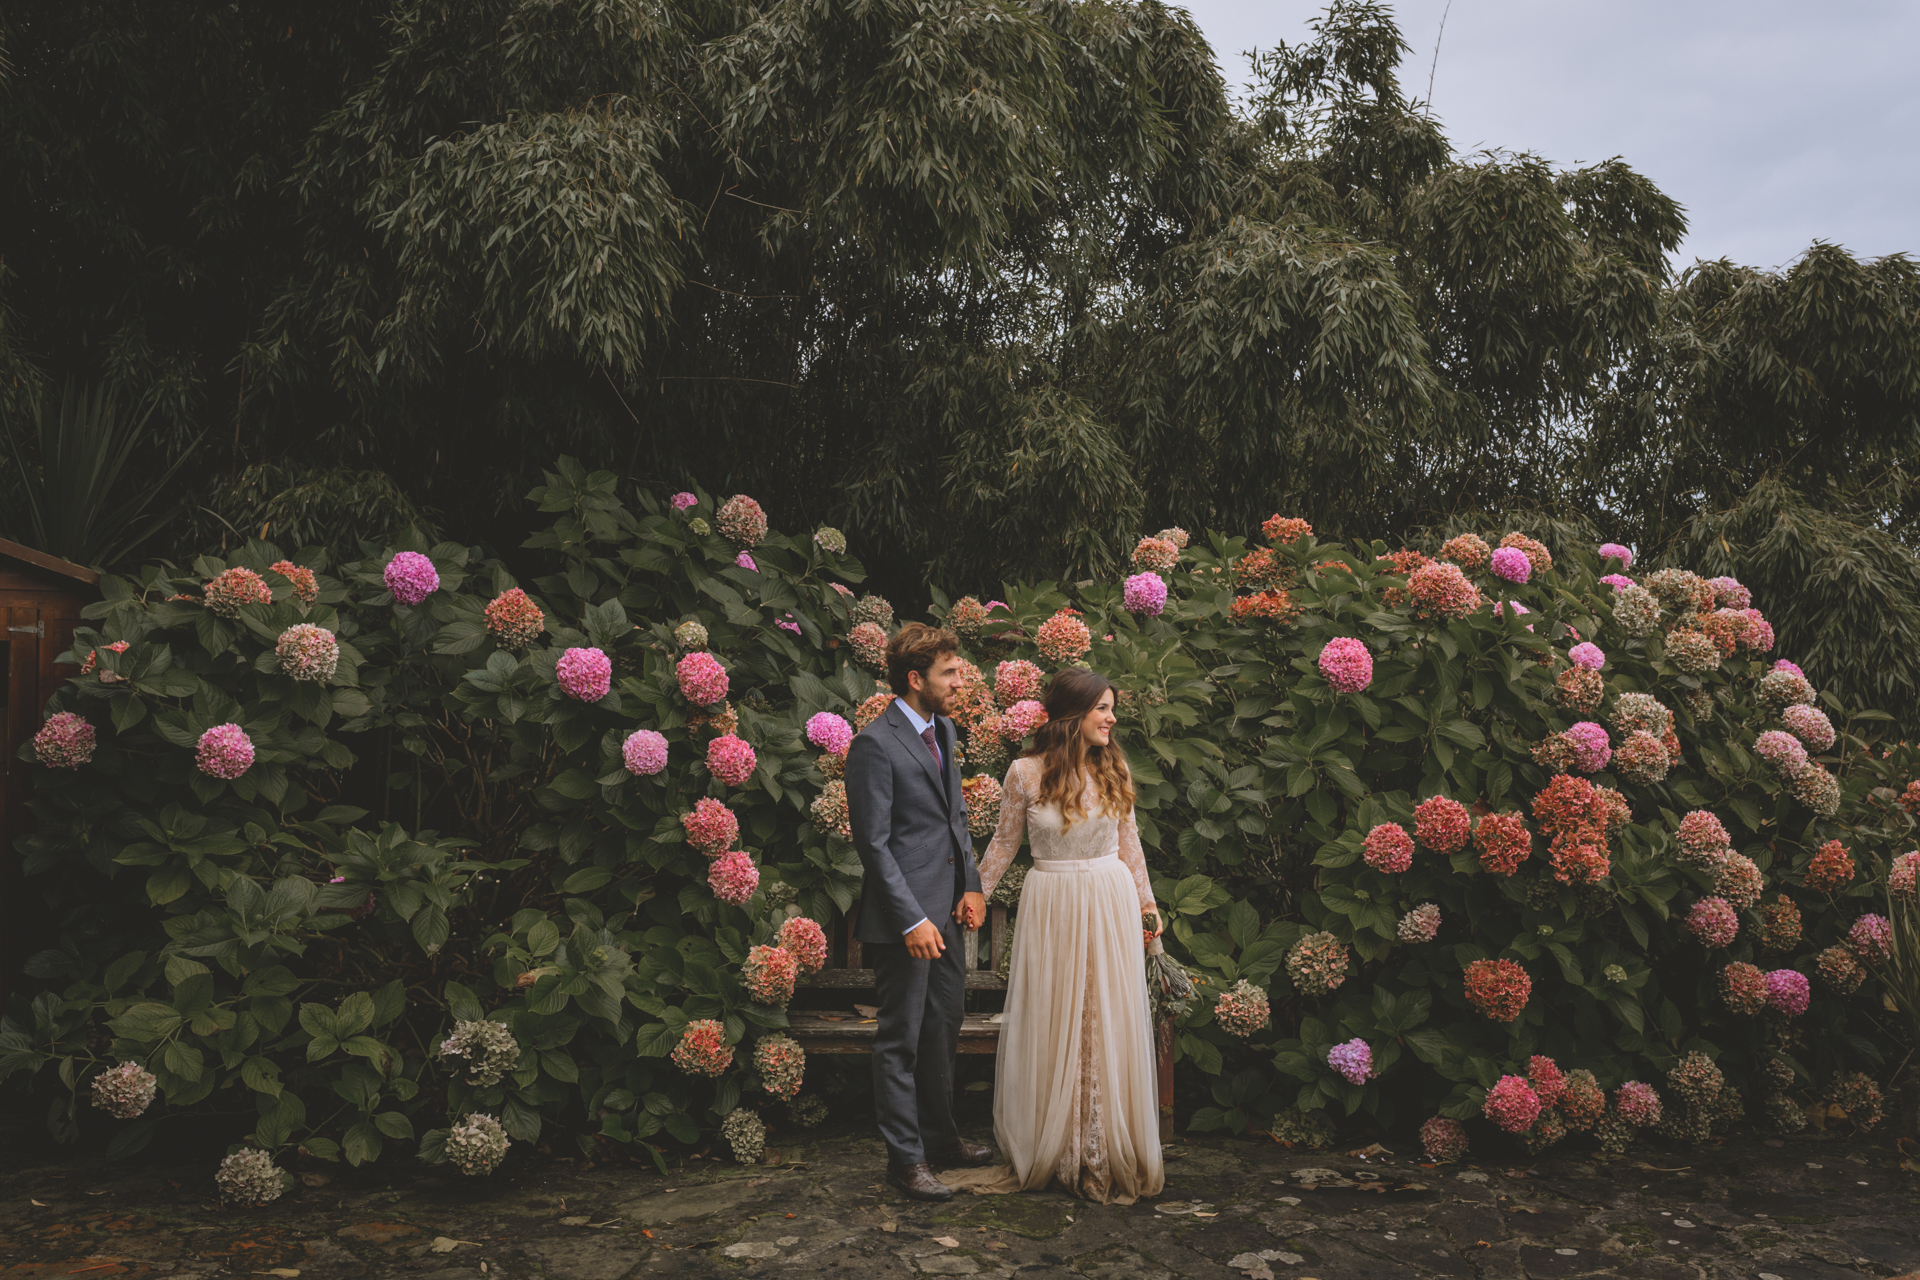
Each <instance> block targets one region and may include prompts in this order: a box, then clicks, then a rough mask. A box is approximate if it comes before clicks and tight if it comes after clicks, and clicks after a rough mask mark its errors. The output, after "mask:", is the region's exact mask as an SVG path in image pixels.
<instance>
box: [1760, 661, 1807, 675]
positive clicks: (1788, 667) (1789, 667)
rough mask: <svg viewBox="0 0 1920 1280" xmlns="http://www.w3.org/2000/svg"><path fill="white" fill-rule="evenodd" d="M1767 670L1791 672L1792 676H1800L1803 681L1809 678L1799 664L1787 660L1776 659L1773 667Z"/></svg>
mask: <svg viewBox="0 0 1920 1280" xmlns="http://www.w3.org/2000/svg"><path fill="white" fill-rule="evenodd" d="M1767 669H1768V670H1769V671H1787V672H1791V673H1792V674H1794V675H1796V676H1799V677H1800V678H1801V679H1802V680H1805V679H1806V678H1807V673H1806V672H1804V671H1802V670H1801V669H1800V667H1799V665H1798V664H1796V663H1792V662H1788V661H1787V660H1786V659H1785V658H1776V659H1775V660H1774V663H1773V665H1772V666H1771V667H1769V668H1767Z"/></svg>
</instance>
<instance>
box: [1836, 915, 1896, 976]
mask: <svg viewBox="0 0 1920 1280" xmlns="http://www.w3.org/2000/svg"><path fill="white" fill-rule="evenodd" d="M1847 945H1848V946H1850V947H1852V948H1853V954H1855V955H1856V956H1859V957H1860V958H1861V959H1862V960H1867V961H1871V962H1873V963H1875V964H1878V963H1879V962H1881V961H1883V960H1885V959H1887V958H1888V957H1889V956H1891V955H1892V954H1893V925H1892V924H1890V923H1889V922H1888V921H1887V918H1886V917H1885V916H1881V915H1875V914H1874V913H1873V912H1871V911H1869V912H1867V914H1865V915H1863V916H1861V917H1860V918H1859V919H1858V920H1855V921H1854V922H1853V928H1851V929H1849V930H1847Z"/></svg>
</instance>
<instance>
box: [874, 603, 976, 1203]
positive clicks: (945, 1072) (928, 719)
mask: <svg viewBox="0 0 1920 1280" xmlns="http://www.w3.org/2000/svg"><path fill="white" fill-rule="evenodd" d="M959 676H960V641H959V639H958V637H956V636H955V635H954V634H953V632H951V631H948V630H946V629H944V628H940V627H930V626H928V625H926V624H925V623H923V622H909V623H907V624H906V625H905V626H903V627H901V628H900V633H899V634H898V635H896V636H895V637H894V638H893V641H892V643H890V644H889V645H888V646H887V681H888V683H889V684H891V685H892V686H893V692H894V693H895V695H896V697H895V698H894V701H893V703H892V705H890V706H889V707H888V708H887V709H886V710H885V711H883V712H882V713H881V714H880V717H879V719H877V720H875V721H874V722H873V723H872V724H870V725H868V726H867V727H866V729H864V730H863V731H862V732H861V733H860V736H858V737H857V738H855V739H854V740H853V745H852V747H850V748H849V749H848V751H847V809H848V813H849V816H850V817H851V818H852V820H853V844H854V848H855V849H857V850H859V852H860V865H861V866H862V867H863V868H865V871H866V878H865V883H864V886H863V888H862V890H861V898H860V905H859V906H858V907H857V908H856V909H855V916H854V936H855V937H857V938H859V939H860V941H861V943H862V944H864V946H865V949H866V954H867V955H868V956H869V957H871V962H872V965H873V973H874V983H875V985H876V986H877V987H878V988H879V990H880V1018H879V1025H878V1027H876V1028H875V1031H874V1037H873V1104H874V1110H875V1112H876V1113H877V1114H878V1116H879V1120H880V1136H881V1137H882V1138H883V1139H885V1141H886V1144H887V1181H888V1182H890V1183H892V1184H893V1185H894V1186H896V1187H898V1188H899V1189H900V1190H902V1191H904V1192H906V1194H907V1195H908V1196H909V1197H911V1198H913V1199H915V1200H950V1199H952V1198H953V1192H952V1190H950V1189H949V1188H948V1187H947V1186H946V1185H945V1184H943V1183H942V1182H941V1181H940V1180H939V1179H938V1178H936V1177H934V1176H933V1168H932V1166H934V1165H938V1166H942V1167H952V1166H956V1165H983V1164H985V1163H987V1161H988V1160H990V1159H991V1158H992V1155H993V1153H992V1152H991V1151H990V1150H988V1149H987V1148H986V1147H982V1146H976V1145H974V1144H973V1143H969V1142H964V1141H962V1140H961V1137H960V1131H959V1129H958V1128H957V1127H955V1125H954V1122H953V1070H954V1059H955V1056H956V1055H957V1054H958V1053H959V1050H960V1020H961V1010H962V1005H963V1003H964V997H965V995H966V968H965V962H964V960H963V959H962V950H961V946H960V930H961V929H963V928H964V929H977V928H979V927H980V924H981V922H983V921H984V920H985V919H986V918H987V904H986V900H985V899H984V898H982V897H981V896H980V872H979V869H978V868H976V867H975V866H974V863H973V841H972V840H971V839H970V838H969V836H968V834H967V807H966V801H965V800H964V799H963V798H962V796H961V792H960V768H959V765H958V764H957V763H956V761H955V760H954V730H953V721H951V720H949V719H947V718H946V717H945V716H944V715H942V714H941V712H943V711H945V710H946V709H947V698H948V695H949V694H950V693H951V692H952V691H953V688H954V686H955V685H956V684H957V683H958V682H959Z"/></svg>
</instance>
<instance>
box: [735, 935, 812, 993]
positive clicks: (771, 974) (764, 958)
mask: <svg viewBox="0 0 1920 1280" xmlns="http://www.w3.org/2000/svg"><path fill="white" fill-rule="evenodd" d="M740 976H741V978H742V979H743V980H744V982H745V984H746V988H747V998H748V999H750V1000H752V1001H753V1002H754V1003H755V1004H772V1005H784V1004H786V1003H787V1001H789V1000H791V999H793V988H794V986H795V984H796V983H798V982H799V979H800V962H799V960H798V959H797V958H795V956H794V954H793V953H792V952H791V951H788V950H787V949H786V948H785V947H768V946H758V947H754V948H752V949H751V950H749V951H748V952H747V959H746V963H745V964H743V965H741V966H740Z"/></svg>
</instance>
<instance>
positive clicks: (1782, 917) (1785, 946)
mask: <svg viewBox="0 0 1920 1280" xmlns="http://www.w3.org/2000/svg"><path fill="white" fill-rule="evenodd" d="M1760 945H1761V946H1762V947H1764V948H1765V949H1767V950H1768V951H1791V950H1793V948H1795V947H1797V946H1799V945H1800V908H1798V907H1796V906H1794V905H1793V903H1792V902H1791V901H1789V900H1788V899H1786V898H1782V899H1780V900H1779V901H1778V902H1769V903H1768V904H1767V905H1765V906H1764V907H1761V908H1760Z"/></svg>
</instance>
